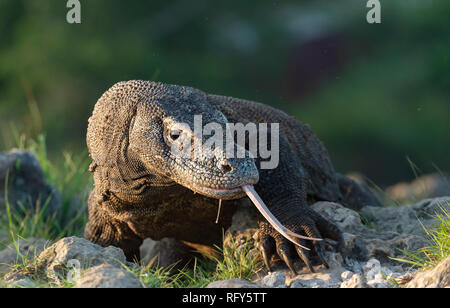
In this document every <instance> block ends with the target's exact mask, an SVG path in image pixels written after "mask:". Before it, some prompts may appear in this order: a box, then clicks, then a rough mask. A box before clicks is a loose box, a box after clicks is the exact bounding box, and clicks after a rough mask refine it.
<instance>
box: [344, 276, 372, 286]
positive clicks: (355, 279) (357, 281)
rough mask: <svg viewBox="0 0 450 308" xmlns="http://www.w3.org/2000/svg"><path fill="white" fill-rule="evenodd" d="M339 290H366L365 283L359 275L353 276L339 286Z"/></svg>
mask: <svg viewBox="0 0 450 308" xmlns="http://www.w3.org/2000/svg"><path fill="white" fill-rule="evenodd" d="M339 287H340V288H367V287H368V286H367V284H366V281H365V279H364V277H363V276H362V275H361V274H353V275H352V276H351V277H350V279H347V280H345V281H344V282H342V283H341V284H340V286H339Z"/></svg>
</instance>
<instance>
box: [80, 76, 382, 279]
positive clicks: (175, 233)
mask: <svg viewBox="0 0 450 308" xmlns="http://www.w3.org/2000/svg"><path fill="white" fill-rule="evenodd" d="M194 115H202V117H203V123H204V124H205V123H210V122H216V123H219V124H220V125H221V126H222V127H225V125H226V123H228V122H231V123H243V124H247V123H249V122H252V123H280V135H279V149H280V151H279V165H278V167H277V168H275V169H261V168H260V163H261V162H260V160H259V159H258V158H256V159H252V158H248V157H249V156H248V155H247V156H246V157H247V158H227V157H226V155H225V152H224V151H223V150H221V149H216V150H215V151H214V152H211V153H209V154H212V155H210V156H207V155H200V156H196V157H193V158H192V157H191V158H184V159H179V158H177V157H175V156H174V155H173V154H172V153H171V151H170V148H171V145H172V144H173V143H174V142H176V141H175V140H176V139H177V138H179V136H188V138H191V139H192V140H196V141H199V142H205V140H206V139H207V138H208V136H207V137H203V139H201V140H200V139H199V137H198V136H195V135H193V134H192V132H191V131H190V130H189V128H190V129H191V130H193V123H194ZM178 123H186V124H188V126H189V128H186V129H182V130H181V131H180V129H179V128H177V129H175V127H176V126H175V125H176V124H178ZM269 134H270V129H269ZM268 140H269V141H270V137H269V138H268ZM87 144H88V148H89V152H90V155H91V158H92V164H91V168H90V170H91V171H92V172H93V173H94V181H95V189H94V190H93V191H92V193H91V196H90V198H89V222H88V224H87V226H86V229H85V237H86V238H87V239H89V240H91V241H93V242H95V243H98V244H100V245H103V246H107V245H114V246H117V247H120V248H122V249H123V250H124V252H125V254H126V256H127V258H128V259H129V260H132V259H139V246H140V245H141V243H142V241H143V239H145V238H148V237H150V238H152V239H154V240H159V239H162V238H164V237H169V238H175V239H178V240H182V241H187V242H191V243H196V244H203V245H213V244H218V243H220V241H221V239H222V229H227V228H228V227H229V226H230V225H231V218H232V216H233V213H234V212H235V210H236V208H237V207H238V206H240V203H241V202H242V198H243V197H245V193H244V192H243V191H242V189H240V187H241V186H243V185H254V187H255V189H256V191H257V192H258V194H259V195H260V196H261V198H262V199H263V200H264V202H265V203H266V204H267V206H268V207H269V209H270V210H271V212H272V213H273V214H274V215H275V217H276V218H277V219H278V220H279V221H280V222H281V223H282V224H283V225H285V226H286V227H288V228H289V229H290V230H291V231H294V232H296V233H299V234H303V235H307V236H310V237H314V238H322V237H328V238H331V239H334V240H336V241H337V242H338V246H339V245H340V244H341V243H342V232H341V231H340V230H339V229H338V228H337V227H336V225H334V224H333V223H332V222H330V221H327V220H326V219H324V218H323V217H322V216H320V215H319V214H318V213H316V212H314V211H313V210H312V209H311V208H310V207H309V206H308V204H310V203H311V202H314V201H317V200H327V201H337V202H341V203H343V204H346V205H348V206H350V207H352V208H354V209H359V208H361V207H362V206H364V205H367V204H370V205H379V202H378V200H377V199H376V198H375V197H374V196H373V195H371V194H370V192H368V191H367V190H365V189H363V188H362V187H360V186H359V185H358V184H356V183H355V182H353V181H351V180H349V179H348V178H346V177H344V176H342V175H340V174H337V173H336V172H335V171H334V169H333V166H332V164H331V161H330V159H329V156H328V153H327V151H326V149H325V148H324V146H323V145H322V143H321V142H320V141H319V140H318V139H317V137H316V136H315V135H314V134H313V133H312V131H311V130H310V129H309V127H308V126H306V125H304V124H302V123H300V122H299V121H297V120H296V119H294V118H292V117H290V116H288V115H287V114H285V113H283V112H282V111H279V110H277V109H274V108H272V107H269V106H266V105H263V104H260V103H255V102H251V101H246V100H241V99H236V98H231V97H223V96H216V95H209V94H206V93H204V92H202V91H199V90H196V89H193V88H189V87H181V86H174V85H166V84H162V83H155V82H148V81H129V82H121V83H118V84H116V85H114V86H113V87H112V88H111V89H109V90H108V91H107V92H106V93H105V94H103V96H102V97H101V98H100V99H99V101H98V102H97V104H96V106H95V108H94V112H93V115H92V117H91V118H90V119H89V127H88V133H87ZM269 147H270V144H269ZM246 153H247V154H248V152H246ZM194 192H195V193H194ZM343 192H344V193H345V194H343ZM217 199H222V200H226V201H223V204H222V211H221V215H220V219H219V222H218V223H217V224H216V223H215V221H216V215H217V205H218V200H217ZM259 233H260V236H259V238H260V241H259V243H258V245H257V246H258V247H259V248H260V250H261V254H262V256H263V258H264V261H265V263H266V265H267V266H268V267H269V268H270V258H271V256H272V255H273V254H275V253H277V254H278V255H279V256H280V258H281V259H282V260H284V261H285V263H286V265H287V266H288V267H289V268H290V269H291V270H292V271H294V272H295V270H294V267H293V260H294V259H293V258H294V253H295V252H296V253H297V255H298V256H299V257H300V258H301V259H302V260H303V261H304V263H305V264H306V265H307V266H308V267H309V268H310V269H311V270H312V267H311V265H310V262H309V255H308V252H307V251H305V250H304V249H301V248H299V247H297V246H295V249H294V245H293V244H292V243H290V242H289V241H288V240H286V239H285V238H284V237H282V236H281V235H280V234H279V233H278V232H277V231H275V230H274V229H273V227H272V226H271V225H270V224H268V223H267V222H266V221H264V220H261V221H260V222H259ZM300 243H302V244H305V245H307V243H304V242H302V241H300ZM313 246H314V248H315V249H314V251H315V252H316V253H317V255H318V256H319V258H320V259H321V260H322V263H323V264H325V265H326V260H325V258H324V257H323V253H322V250H323V248H322V244H321V242H320V241H316V242H314V243H313Z"/></svg>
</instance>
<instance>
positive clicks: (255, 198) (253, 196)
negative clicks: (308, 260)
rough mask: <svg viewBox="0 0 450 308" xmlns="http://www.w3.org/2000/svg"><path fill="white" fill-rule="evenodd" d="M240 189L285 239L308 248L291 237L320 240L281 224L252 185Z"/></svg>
mask: <svg viewBox="0 0 450 308" xmlns="http://www.w3.org/2000/svg"><path fill="white" fill-rule="evenodd" d="M242 189H243V190H244V191H245V193H246V194H247V196H248V197H249V198H250V200H252V202H253V204H254V205H255V206H256V208H257V209H258V211H259V212H260V213H261V214H262V215H263V216H264V218H265V219H266V220H267V221H268V222H269V223H270V224H271V225H272V227H274V228H275V230H277V231H278V232H279V233H280V234H281V235H283V236H284V237H285V238H286V239H288V240H289V241H291V242H292V243H294V244H295V245H297V246H299V247H301V248H303V249H306V250H309V248H307V247H305V246H302V245H300V244H299V243H297V241H296V240H295V239H293V237H296V238H299V239H303V240H310V241H321V240H322V239H320V238H313V237H307V236H303V235H300V234H297V233H295V232H292V231H291V230H289V229H288V228H286V227H285V226H283V225H282V224H281V222H280V221H279V220H278V219H277V218H276V217H275V216H273V214H272V213H271V212H270V211H269V209H268V208H267V206H266V205H265V204H264V202H263V201H262V199H261V198H260V197H259V195H258V193H257V192H256V191H255V189H254V188H253V185H244V186H242Z"/></svg>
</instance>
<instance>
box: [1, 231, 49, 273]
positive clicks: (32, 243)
mask: <svg viewBox="0 0 450 308" xmlns="http://www.w3.org/2000/svg"><path fill="white" fill-rule="evenodd" d="M16 244H17V248H16V246H15V245H13V244H9V245H8V246H7V247H6V248H5V249H3V250H2V251H0V276H2V274H6V273H7V272H9V271H10V269H11V266H13V265H14V264H23V263H24V261H25V260H24V259H25V258H33V257H36V256H38V255H39V254H40V253H41V252H42V251H43V250H44V248H45V247H48V246H49V245H50V244H51V242H50V241H47V240H44V239H39V238H29V239H19V240H18V241H17V242H16Z"/></svg>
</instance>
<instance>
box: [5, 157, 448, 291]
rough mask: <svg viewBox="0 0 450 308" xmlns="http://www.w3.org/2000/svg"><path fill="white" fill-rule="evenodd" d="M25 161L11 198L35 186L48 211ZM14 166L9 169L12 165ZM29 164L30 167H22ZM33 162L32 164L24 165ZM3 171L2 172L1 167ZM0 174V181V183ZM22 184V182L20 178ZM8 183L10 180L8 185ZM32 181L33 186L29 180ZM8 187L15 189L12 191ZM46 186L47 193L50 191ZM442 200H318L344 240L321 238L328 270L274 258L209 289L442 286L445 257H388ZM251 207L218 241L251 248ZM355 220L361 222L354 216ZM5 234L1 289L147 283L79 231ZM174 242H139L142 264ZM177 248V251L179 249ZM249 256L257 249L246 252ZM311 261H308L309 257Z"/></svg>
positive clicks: (412, 245)
mask: <svg viewBox="0 0 450 308" xmlns="http://www.w3.org/2000/svg"><path fill="white" fill-rule="evenodd" d="M11 155H15V157H16V158H17V157H21V158H22V160H24V161H25V163H26V162H27V159H28V160H31V162H29V164H28V168H29V170H35V174H34V175H33V176H31V177H30V175H28V174H24V173H20V172H16V173H14V172H13V173H12V177H11V178H12V179H13V182H10V184H8V185H12V186H10V190H11V194H10V196H12V198H15V199H21V198H25V197H24V195H30V196H31V197H30V198H32V199H33V198H37V197H36V196H37V195H39V190H41V191H42V192H43V193H45V194H47V195H48V196H52V197H51V211H57V209H58V206H59V205H58V202H60V201H59V200H60V196H59V194H58V193H57V192H56V193H55V192H54V190H53V189H52V188H51V187H49V186H48V185H47V184H45V182H44V181H43V176H42V171H40V169H39V166H38V165H36V162H33V158H32V157H31V158H30V157H29V156H28V155H29V154H27V153H24V152H13V154H11ZM2 163H3V164H4V165H6V164H9V166H10V170H11V168H12V167H14V168H16V169H17V160H14V159H13V158H11V157H5V156H1V155H0V171H2V170H3V169H5V168H6V167H4V168H3V169H2ZM14 168H12V169H13V171H14ZM30 168H31V169H30ZM32 168H34V169H32ZM5 174H6V172H5ZM5 181H6V179H5V177H3V178H2V177H1V173H0V185H1V182H3V184H5ZM28 182H29V184H27V183H28ZM14 185H15V186H14ZM32 185H34V186H32ZM16 187H19V188H20V189H17V191H14V189H16ZM52 192H53V193H52ZM4 200H5V196H3V197H0V214H1V215H5V212H4V208H5V205H4V203H5V201H4ZM449 206H450V197H437V198H433V199H425V200H422V201H420V202H417V203H414V204H410V205H403V206H389V207H381V208H377V207H365V208H363V209H362V210H361V211H360V212H355V211H353V210H350V209H348V208H345V207H343V206H342V205H340V204H337V203H331V202H318V203H315V204H314V205H312V207H313V208H314V209H315V210H316V211H317V212H319V213H321V214H322V215H323V216H325V217H327V218H328V219H330V220H333V221H334V222H335V223H336V224H337V225H338V226H339V227H340V228H341V229H342V230H343V231H344V239H345V244H344V247H343V249H342V251H340V252H336V251H335V248H334V247H335V244H336V243H335V242H333V241H332V240H328V239H326V240H325V241H324V243H325V245H324V246H325V257H326V259H327V260H328V262H329V265H330V268H329V269H326V268H325V267H324V266H322V265H317V266H315V270H316V273H310V272H309V271H308V270H307V269H305V268H304V267H303V266H302V264H301V262H300V261H299V262H298V264H297V265H296V266H297V270H298V275H296V276H293V275H292V274H291V273H290V272H289V271H288V270H287V269H286V267H285V266H283V265H282V264H281V262H278V263H277V260H273V261H274V263H275V264H276V265H275V266H274V268H273V270H274V271H273V272H271V273H268V272H266V271H265V270H264V269H261V270H260V271H258V272H257V273H255V274H254V276H253V277H252V278H251V279H250V280H243V279H232V280H219V281H214V282H212V283H210V284H209V285H208V287H210V288H230V287H231V288H249V287H250V288H252V287H255V288H256V287H263V288H397V287H406V288H417V287H450V257H448V258H446V259H445V260H443V261H442V262H441V263H440V264H439V265H438V266H436V267H434V268H433V269H430V270H426V271H424V270H423V271H422V270H419V271H416V270H413V269H411V268H410V266H408V265H407V264H405V263H402V262H398V261H395V260H393V259H392V258H402V257H404V251H416V250H418V249H420V248H423V247H425V246H427V245H429V243H428V242H427V237H426V234H425V232H424V228H423V227H424V226H425V227H427V226H432V225H435V224H437V223H438V221H437V220H436V218H435V216H433V215H434V214H436V213H439V212H440V211H442V208H443V207H446V208H448V207H449ZM257 215H258V214H257V213H256V212H255V210H254V209H253V207H252V206H251V205H250V204H249V205H248V206H247V207H243V208H241V209H240V210H239V211H238V212H237V213H236V214H235V216H234V217H233V225H232V227H231V228H230V229H229V230H228V231H227V233H226V236H225V242H224V244H225V246H227V245H231V243H233V245H237V249H238V250H239V249H240V247H244V245H250V246H247V247H252V245H253V242H254V240H255V237H257V232H256V219H257ZM361 218H363V220H361ZM8 239H9V235H8V233H7V232H6V231H0V244H1V245H2V246H0V247H4V249H3V250H0V286H4V287H42V286H43V285H41V283H42V281H45V283H46V284H47V285H51V286H57V287H64V286H69V287H77V288H78V287H79V288H100V287H124V288H126V287H128V288H140V287H145V286H148V284H145V283H143V281H142V279H140V278H139V275H137V274H136V273H138V272H140V271H141V270H142V267H140V266H138V265H136V264H132V263H128V262H127V261H126V260H125V256H124V254H123V252H122V250H120V249H119V248H116V247H106V248H104V247H100V246H98V245H96V244H93V243H91V242H89V241H87V240H85V239H82V238H79V237H75V236H73V237H65V238H62V239H60V240H58V241H57V242H54V243H53V242H52V241H48V240H44V239H40V238H28V239H20V240H17V241H16V242H15V243H10V242H8ZM178 245H179V244H177V243H175V242H174V241H172V240H170V239H164V240H163V241H159V242H155V241H152V240H150V239H148V240H146V241H145V242H144V244H143V245H142V247H141V253H142V260H143V264H147V263H148V262H149V261H151V260H153V259H154V257H155V256H159V264H160V265H169V264H171V263H173V262H175V261H177V260H176V259H177V258H178V257H179V256H178V255H177V254H176V253H174V252H175V251H179V248H180V247H178ZM181 250H182V249H181ZM249 255H250V256H252V255H253V256H256V255H257V248H253V249H252V250H251V251H250V254H249ZM313 261H314V259H313Z"/></svg>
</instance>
